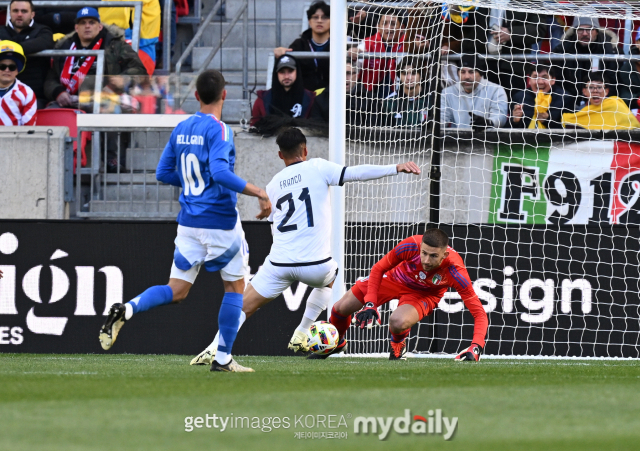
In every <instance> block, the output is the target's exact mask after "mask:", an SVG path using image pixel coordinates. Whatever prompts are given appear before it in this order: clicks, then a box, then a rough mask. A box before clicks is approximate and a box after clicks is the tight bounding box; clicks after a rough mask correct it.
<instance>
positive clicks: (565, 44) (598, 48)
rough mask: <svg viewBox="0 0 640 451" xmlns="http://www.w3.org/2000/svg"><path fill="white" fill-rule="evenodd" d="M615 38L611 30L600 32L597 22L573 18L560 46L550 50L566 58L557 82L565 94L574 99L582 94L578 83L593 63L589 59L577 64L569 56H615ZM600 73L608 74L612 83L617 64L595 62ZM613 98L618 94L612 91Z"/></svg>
mask: <svg viewBox="0 0 640 451" xmlns="http://www.w3.org/2000/svg"><path fill="white" fill-rule="evenodd" d="M617 44H618V37H617V36H616V34H615V33H614V32H613V31H611V30H606V29H601V28H600V26H599V23H598V19H595V18H589V17H576V18H575V20H574V22H573V27H572V28H570V29H569V30H568V31H567V33H565V35H564V37H563V39H562V42H561V43H560V44H559V45H558V46H557V47H556V48H555V49H553V53H561V54H565V55H566V57H565V59H564V61H562V62H561V64H560V63H559V64H558V65H561V66H562V71H561V73H560V74H559V77H558V81H559V82H561V83H562V87H563V88H564V90H565V91H566V92H567V93H568V94H573V95H577V94H578V93H580V92H581V91H582V87H583V86H582V83H581V80H582V79H583V78H584V77H585V76H586V75H587V74H588V73H589V72H590V71H591V70H592V69H593V61H592V60H589V59H585V60H578V59H575V58H571V56H570V55H603V54H605V55H616V54H618V53H619V52H618V48H617ZM598 64H599V67H598V69H599V70H605V71H607V72H609V74H607V75H608V77H609V78H610V80H611V81H615V80H616V72H617V71H618V64H617V63H616V62H615V61H606V62H605V61H602V60H600V61H599V62H598ZM612 95H617V91H614V90H612Z"/></svg>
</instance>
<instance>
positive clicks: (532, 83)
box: [511, 64, 573, 129]
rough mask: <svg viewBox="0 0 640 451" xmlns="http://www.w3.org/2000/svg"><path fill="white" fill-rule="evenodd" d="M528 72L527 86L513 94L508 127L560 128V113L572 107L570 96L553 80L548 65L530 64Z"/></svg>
mask: <svg viewBox="0 0 640 451" xmlns="http://www.w3.org/2000/svg"><path fill="white" fill-rule="evenodd" d="M528 75H529V78H528V89H527V90H525V91H519V92H517V93H516V94H515V95H514V96H513V103H514V107H513V111H512V113H511V125H512V127H516V128H529V129H534V128H562V113H563V111H565V110H569V109H571V110H573V105H571V100H572V98H573V97H571V96H567V95H566V93H565V92H564V90H563V89H562V88H561V87H560V86H558V85H557V84H556V76H555V71H554V69H553V68H552V67H549V66H545V65H541V64H539V65H537V66H531V69H530V71H529V74H528Z"/></svg>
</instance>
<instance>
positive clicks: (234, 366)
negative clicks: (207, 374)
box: [209, 359, 255, 373]
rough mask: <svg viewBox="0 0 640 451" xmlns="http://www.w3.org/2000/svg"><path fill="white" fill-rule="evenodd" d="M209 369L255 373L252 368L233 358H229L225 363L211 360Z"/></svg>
mask: <svg viewBox="0 0 640 451" xmlns="http://www.w3.org/2000/svg"><path fill="white" fill-rule="evenodd" d="M209 371H221V372H223V373H255V371H254V370H253V368H247V367H246V366H242V365H240V364H239V363H238V362H236V361H235V360H233V359H231V361H230V362H229V363H227V364H226V365H220V364H219V363H218V362H216V361H215V360H214V361H213V362H211V369H210V370H209Z"/></svg>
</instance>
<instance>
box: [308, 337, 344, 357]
mask: <svg viewBox="0 0 640 451" xmlns="http://www.w3.org/2000/svg"><path fill="white" fill-rule="evenodd" d="M347 347H348V344H347V340H346V339H345V338H344V337H342V338H341V339H340V341H339V342H338V346H336V347H335V348H334V349H332V350H331V352H327V353H326V354H315V353H313V352H312V353H311V354H309V357H307V359H310V360H316V359H322V360H324V359H327V358H329V356H330V355H333V354H340V353H341V352H345V351H346V350H347Z"/></svg>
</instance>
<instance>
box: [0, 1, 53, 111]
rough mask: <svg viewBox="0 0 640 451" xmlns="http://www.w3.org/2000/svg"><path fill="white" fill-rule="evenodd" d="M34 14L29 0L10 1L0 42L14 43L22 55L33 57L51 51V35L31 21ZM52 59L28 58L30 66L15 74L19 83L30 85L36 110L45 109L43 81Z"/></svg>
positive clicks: (1, 29) (0, 32)
mask: <svg viewBox="0 0 640 451" xmlns="http://www.w3.org/2000/svg"><path fill="white" fill-rule="evenodd" d="M34 16H35V11H34V9H33V3H31V0H12V2H11V4H10V5H9V21H8V22H7V25H5V26H4V27H0V40H8V41H13V42H16V43H18V44H20V46H21V47H22V50H23V52H24V54H25V55H33V54H34V53H38V52H40V51H42V50H49V49H52V48H53V34H52V32H51V29H50V28H49V27H46V26H44V25H40V24H38V23H36V22H35V20H34ZM50 62H51V59H50V58H43V57H31V56H30V57H29V64H28V65H26V67H25V69H24V70H23V71H22V72H21V73H20V75H18V80H20V81H21V82H23V83H24V84H25V85H27V86H29V87H30V88H31V89H32V90H33V92H34V93H35V95H36V98H37V99H38V108H44V106H45V105H46V103H47V99H46V98H45V95H44V79H45V77H46V76H47V72H48V71H49V66H50Z"/></svg>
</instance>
